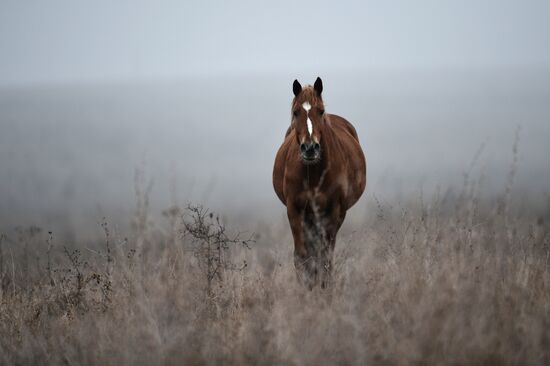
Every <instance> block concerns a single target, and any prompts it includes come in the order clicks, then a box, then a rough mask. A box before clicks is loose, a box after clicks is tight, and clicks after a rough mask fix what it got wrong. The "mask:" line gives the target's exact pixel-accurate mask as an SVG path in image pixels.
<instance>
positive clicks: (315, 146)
mask: <svg viewBox="0 0 550 366" xmlns="http://www.w3.org/2000/svg"><path fill="white" fill-rule="evenodd" d="M313 148H314V149H315V151H319V149H320V148H321V145H319V144H318V143H315V145H313Z"/></svg>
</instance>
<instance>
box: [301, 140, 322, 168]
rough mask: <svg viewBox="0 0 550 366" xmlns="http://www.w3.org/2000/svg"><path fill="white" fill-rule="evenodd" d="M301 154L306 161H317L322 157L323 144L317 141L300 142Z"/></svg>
mask: <svg viewBox="0 0 550 366" xmlns="http://www.w3.org/2000/svg"><path fill="white" fill-rule="evenodd" d="M300 154H301V155H302V160H303V161H304V162H305V163H315V162H316V161H317V160H319V158H320V157H321V145H319V144H318V143H317V142H314V143H311V144H307V143H303V144H300Z"/></svg>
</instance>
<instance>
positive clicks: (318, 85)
mask: <svg viewBox="0 0 550 366" xmlns="http://www.w3.org/2000/svg"><path fill="white" fill-rule="evenodd" d="M313 89H315V91H316V92H317V94H318V95H319V96H321V93H322V92H323V80H321V78H320V77H317V80H315V84H313Z"/></svg>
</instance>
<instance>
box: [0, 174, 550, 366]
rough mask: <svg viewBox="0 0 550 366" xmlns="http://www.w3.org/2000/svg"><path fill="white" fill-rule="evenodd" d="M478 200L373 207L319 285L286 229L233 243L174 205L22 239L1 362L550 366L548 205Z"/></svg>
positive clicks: (2, 269)
mask: <svg viewBox="0 0 550 366" xmlns="http://www.w3.org/2000/svg"><path fill="white" fill-rule="evenodd" d="M510 180H511V181H512V180H513V174H512V175H511V178H510ZM510 184H511V182H510ZM478 192H479V186H478V184H477V183H475V182H470V181H469V178H468V176H466V177H465V184H464V188H463V190H462V191H461V192H457V193H456V194H454V193H453V192H452V191H449V192H446V193H441V194H437V193H436V194H435V195H434V196H433V197H432V198H431V199H429V200H426V199H424V198H419V199H417V200H416V201H414V202H410V203H397V202H394V203H392V204H390V203H387V202H380V201H379V200H376V199H371V200H370V201H369V202H368V203H367V204H368V205H369V207H370V213H369V214H368V215H367V216H366V217H365V218H364V219H363V220H362V222H363V224H362V226H361V227H357V228H356V229H357V230H356V231H355V232H354V233H353V234H345V233H344V234H343V235H341V236H340V238H339V242H338V244H337V251H336V254H335V275H334V276H335V280H334V284H333V286H332V287H331V288H329V289H327V290H321V289H314V290H313V291H307V290H306V289H304V288H303V287H301V286H300V285H299V284H298V283H297V281H296V279H295V273H294V268H293V265H292V263H293V260H292V248H291V243H290V236H289V234H288V229H287V228H286V227H278V226H277V225H275V224H273V225H272V226H267V227H264V228H263V229H260V230H259V232H257V233H256V234H257V235H256V237H255V243H254V242H252V241H248V240H246V241H245V243H243V242H242V240H241V239H240V237H239V236H236V235H237V234H238V233H236V232H235V231H234V230H230V229H228V228H225V226H224V225H223V223H221V222H219V221H217V219H216V217H215V216H214V215H212V216H211V215H209V214H208V213H206V212H205V211H200V210H199V211H197V208H194V209H193V208H187V209H180V208H177V207H173V208H171V209H169V210H167V211H165V219H164V220H165V221H164V225H160V226H159V225H154V224H153V223H152V221H151V218H150V217H148V214H147V212H146V209H144V207H146V206H147V205H146V204H145V203H146V202H147V199H146V197H145V198H142V200H141V201H140V202H141V203H140V205H139V207H138V208H139V209H138V212H137V214H136V218H135V223H136V225H135V230H134V231H133V233H132V236H129V237H128V238H124V237H121V236H120V235H118V234H116V233H114V232H113V231H112V230H111V229H110V227H109V225H108V223H107V222H105V221H103V222H102V223H101V228H102V230H103V233H104V238H103V240H101V241H100V242H98V243H95V244H86V243H73V244H72V245H70V246H69V245H68V244H67V246H66V247H65V246H64V245H63V244H62V243H59V242H58V241H57V240H56V238H55V233H54V235H53V236H52V234H50V233H47V232H43V231H41V230H40V229H38V228H28V229H24V230H23V229H20V230H18V231H17V232H15V233H13V235H12V234H10V235H4V236H3V237H2V239H1V242H0V276H1V278H0V279H1V291H0V364H44V363H51V364H94V365H96V364H99V365H125V364H128V365H136V364H137V365H139V364H234V365H241V364H284V365H286V364H297V365H298V364H309V365H317V364H323V365H326V364H328V365H332V364H365V363H370V364H376V365H409V364H419V365H420V364H421V365H431V364H437V365H446V364H452V365H501V364H502V365H548V364H550V316H549V315H550V274H549V269H550V268H549V266H550V258H549V256H550V236H549V232H550V230H549V229H550V228H549V225H548V219H549V213H550V204H548V203H547V204H546V206H545V211H544V210H543V211H540V212H537V213H536V212H533V210H529V207H526V206H525V204H515V205H514V204H511V194H510V192H509V190H508V189H506V190H504V193H503V195H502V197H501V198H499V199H489V198H487V199H483V198H482V197H479V195H478V194H479V193H478ZM144 202H145V203H144ZM197 212H198V213H200V214H203V216H201V219H200V220H202V221H200V220H199V221H197ZM161 227H164V228H163V229H161ZM205 230H206V231H205ZM210 234H212V235H210ZM241 236H242V234H241ZM205 240H206V241H205ZM220 243H221V244H222V247H221V249H220V247H219V244H220ZM208 246H210V247H209V248H210V249H212V252H214V253H217V255H218V256H212V254H208V253H211V252H209V251H208V250H206V249H205V248H208ZM248 247H250V248H248ZM205 253H206V254H205ZM209 260H212V261H213V262H211V263H210V264H211V265H213V266H214V267H208V265H209V262H208V261H209ZM217 265H219V266H218V267H216V266H217ZM205 266H206V267H205ZM214 268H215V272H212V271H213V269H214Z"/></svg>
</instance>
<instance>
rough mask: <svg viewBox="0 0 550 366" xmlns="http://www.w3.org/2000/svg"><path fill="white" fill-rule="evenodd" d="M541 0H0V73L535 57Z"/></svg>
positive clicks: (231, 70)
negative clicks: (344, 0) (335, 0)
mask: <svg viewBox="0 0 550 366" xmlns="http://www.w3.org/2000/svg"><path fill="white" fill-rule="evenodd" d="M549 15H550V2H548V1H519V0H518V1H510V0H507V1H502V0H500V1H499V0H494V1H440V0H430V1H414V2H413V1H406V0H402V1H391V2H389V1H353V2H338V3H337V5H336V3H335V2H330V1H302V2H299V3H298V2H294V1H277V2H274V1H270V2H266V1H239V2H230V1H216V2H213V1H185V2H181V1H173V2H169V1H164V2H153V1H150V2H143V1H89V2H85V1H70V0H68V1H58V0H56V1H53V0H52V1H17V0H8V1H6V0H2V2H0V54H1V57H0V85H13V84H39V83H52V82H53V83H59V82H61V83H64V82H81V81H85V82H89V81H91V82H94V81H113V80H128V79H130V80H132V79H159V78H165V79H166V78H174V77H185V76H189V75H208V76H216V75H226V74H240V75H242V74H265V73H289V74H292V75H307V76H308V77H311V75H310V74H315V75H318V74H320V75H322V74H324V73H326V72H329V71H348V72H353V71H364V70H369V69H384V68H386V69H408V68H544V67H547V66H548V65H549V64H550V22H548V16H549Z"/></svg>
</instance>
